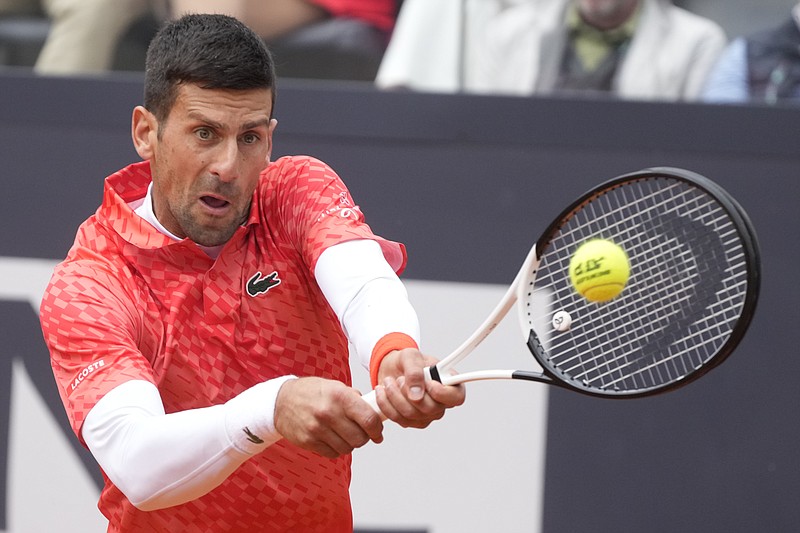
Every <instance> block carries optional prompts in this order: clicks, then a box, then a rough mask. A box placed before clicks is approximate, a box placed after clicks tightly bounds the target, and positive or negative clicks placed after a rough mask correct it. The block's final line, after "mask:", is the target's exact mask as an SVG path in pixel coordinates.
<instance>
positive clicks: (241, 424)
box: [82, 376, 291, 511]
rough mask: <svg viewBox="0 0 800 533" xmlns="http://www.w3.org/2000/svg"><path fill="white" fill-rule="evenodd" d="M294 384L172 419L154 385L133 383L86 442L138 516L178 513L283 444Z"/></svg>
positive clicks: (92, 415)
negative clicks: (175, 509) (280, 414)
mask: <svg viewBox="0 0 800 533" xmlns="http://www.w3.org/2000/svg"><path fill="white" fill-rule="evenodd" d="M286 379H291V376H287V377H286V378H278V379H275V380H271V381H267V382H264V383H260V384H258V385H256V386H254V387H251V388H250V389H248V390H246V391H244V392H243V393H242V394H240V395H238V396H236V397H235V398H233V399H232V400H230V401H229V402H227V403H225V404H223V405H216V406H212V407H206V408H201V409H191V410H187V411H181V412H176V413H171V414H165V412H164V407H163V405H162V403H161V398H160V396H159V393H158V390H157V389H156V387H155V386H154V385H153V384H152V383H149V382H146V381H129V382H126V383H124V384H122V385H120V386H118V387H116V388H115V389H113V390H112V391H110V392H109V393H108V394H106V395H105V396H104V397H103V398H102V399H101V400H100V401H99V402H98V403H97V404H96V405H95V406H94V407H93V408H92V410H91V411H90V412H89V414H88V415H87V417H86V421H85V422H84V425H83V428H82V436H83V439H84V441H85V442H86V445H87V446H88V447H89V450H90V451H91V452H92V454H93V455H94V457H95V459H96V460H97V462H98V463H99V464H100V466H101V467H102V468H103V470H104V471H105V473H106V475H107V476H108V477H109V479H110V480H111V481H112V482H113V483H114V484H115V485H116V486H117V487H118V488H119V489H120V490H121V491H122V493H123V494H125V496H126V497H127V498H128V499H129V500H130V501H131V503H132V504H134V505H135V506H136V507H137V508H139V509H141V510H145V511H151V510H155V509H162V508H165V507H170V506H173V505H178V504H181V503H185V502H187V501H190V500H193V499H195V498H198V497H200V496H202V495H204V494H206V493H207V492H209V491H211V490H212V489H214V488H215V487H217V486H218V485H219V484H220V483H222V482H223V481H224V480H225V478H226V477H228V475H230V474H231V473H232V472H233V471H234V470H236V468H238V467H239V466H240V465H241V464H242V463H244V462H245V461H246V460H247V459H248V458H250V457H252V456H253V455H254V454H256V453H258V452H260V451H263V450H264V449H265V448H266V447H268V446H269V445H271V444H273V443H274V442H276V441H277V440H279V439H280V438H281V436H280V435H279V434H278V433H277V431H276V430H275V427H274V421H273V416H274V406H275V399H276V397H277V394H278V390H280V387H281V385H283V383H284V382H285V381H286Z"/></svg>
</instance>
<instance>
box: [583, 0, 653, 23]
mask: <svg viewBox="0 0 800 533" xmlns="http://www.w3.org/2000/svg"><path fill="white" fill-rule="evenodd" d="M638 6H639V0H624V1H613V0H579V1H578V13H580V16H581V18H582V19H583V20H584V22H586V23H587V24H589V25H590V26H594V27H595V28H597V29H599V30H611V29H614V28H618V27H619V26H621V25H622V24H624V23H625V21H626V20H628V19H629V18H630V17H631V15H633V13H634V11H636V8H637V7H638Z"/></svg>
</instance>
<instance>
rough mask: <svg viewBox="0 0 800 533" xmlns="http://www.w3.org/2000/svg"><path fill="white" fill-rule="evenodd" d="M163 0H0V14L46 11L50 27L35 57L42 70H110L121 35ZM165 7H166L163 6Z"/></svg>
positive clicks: (72, 72) (10, 14)
mask: <svg viewBox="0 0 800 533" xmlns="http://www.w3.org/2000/svg"><path fill="white" fill-rule="evenodd" d="M162 1H163V0H0V16H31V15H41V14H43V15H46V16H47V17H48V18H49V19H50V21H51V25H50V30H49V33H48V35H47V39H46V41H45V43H44V46H43V48H42V50H41V52H40V54H39V56H38V59H37V60H36V65H35V67H34V68H35V70H36V71H37V72H38V73H41V74H75V73H95V72H103V71H106V70H109V69H110V68H111V65H112V61H113V58H114V53H115V51H116V48H117V44H118V43H119V41H120V39H121V38H122V36H123V35H124V34H125V33H126V32H127V31H128V29H129V28H130V26H131V25H132V24H133V22H134V21H136V20H137V19H138V18H140V17H142V16H143V15H144V14H145V13H147V12H148V11H149V10H150V9H153V8H156V6H163V4H162V3H161V2H162ZM162 11H163V7H162Z"/></svg>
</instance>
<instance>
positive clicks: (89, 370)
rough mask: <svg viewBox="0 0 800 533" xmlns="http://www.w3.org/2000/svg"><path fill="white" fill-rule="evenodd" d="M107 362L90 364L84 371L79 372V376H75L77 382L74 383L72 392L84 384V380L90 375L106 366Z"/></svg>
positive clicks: (101, 361) (100, 361)
mask: <svg viewBox="0 0 800 533" xmlns="http://www.w3.org/2000/svg"><path fill="white" fill-rule="evenodd" d="M105 364H106V363H105V361H103V360H102V359H100V360H99V361H95V362H94V363H92V364H90V365H89V366H87V367H85V368H84V369H83V370H81V371H80V372H78V375H77V376H75V380H74V381H73V382H72V385H71V387H72V388H71V391H74V390H75V389H77V388H78V385H80V384H81V383H83V380H84V379H86V378H87V377H89V374H91V373H93V372H96V371H97V370H98V369H100V368H102V367H104V366H105Z"/></svg>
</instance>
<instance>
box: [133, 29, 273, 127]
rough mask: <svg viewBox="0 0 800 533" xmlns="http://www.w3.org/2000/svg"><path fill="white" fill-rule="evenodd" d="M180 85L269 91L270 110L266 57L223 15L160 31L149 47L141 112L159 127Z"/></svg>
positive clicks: (262, 47) (252, 37) (254, 39)
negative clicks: (142, 109)
mask: <svg viewBox="0 0 800 533" xmlns="http://www.w3.org/2000/svg"><path fill="white" fill-rule="evenodd" d="M184 83H193V84H197V85H199V86H200V87H202V88H204V89H231V90H248V89H272V105H273V108H274V106H275V96H276V88H275V63H274V61H273V59H272V54H271V53H270V51H269V49H268V48H267V45H266V44H265V43H264V41H263V40H262V39H261V38H260V37H259V36H258V35H256V34H255V33H254V32H253V31H252V30H251V29H250V28H248V27H247V26H245V25H244V24H243V23H242V22H240V21H238V20H237V19H235V18H233V17H229V16H226V15H205V14H203V15H199V14H189V15H184V16H183V17H181V18H179V19H177V20H175V21H171V22H168V23H167V24H166V25H164V26H163V27H162V28H161V29H160V30H159V31H158V33H157V34H156V36H155V37H154V38H153V40H152V41H151V43H150V46H149V47H148V49H147V61H146V65H145V81H144V106H145V107H146V108H147V110H148V111H150V112H151V113H153V114H154V115H155V116H156V118H157V119H158V120H159V121H160V122H162V121H165V120H166V119H167V117H168V116H169V112H170V110H171V109H172V106H173V105H174V104H175V100H176V99H177V96H178V88H179V87H180V85H182V84H184ZM270 114H271V113H270Z"/></svg>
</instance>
